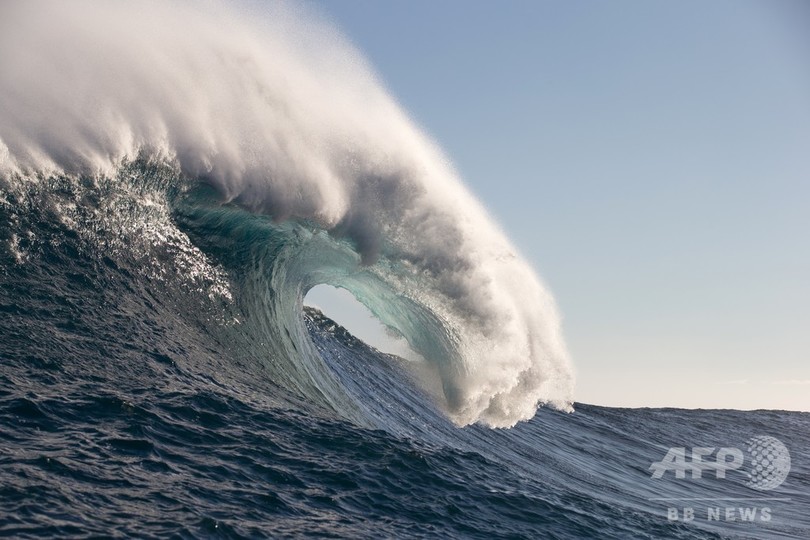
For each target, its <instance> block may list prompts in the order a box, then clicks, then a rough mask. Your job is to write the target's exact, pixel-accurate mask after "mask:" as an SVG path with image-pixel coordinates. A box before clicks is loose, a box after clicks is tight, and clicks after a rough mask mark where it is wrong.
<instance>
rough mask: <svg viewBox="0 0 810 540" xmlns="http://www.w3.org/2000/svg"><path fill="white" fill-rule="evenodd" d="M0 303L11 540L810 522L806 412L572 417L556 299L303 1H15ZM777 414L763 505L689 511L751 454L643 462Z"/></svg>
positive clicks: (749, 433) (764, 532)
mask: <svg viewBox="0 0 810 540" xmlns="http://www.w3.org/2000/svg"><path fill="white" fill-rule="evenodd" d="M520 195H521V194H520V193H514V194H512V196H514V197H520ZM324 284H325V285H330V286H333V287H338V288H341V289H345V290H347V291H349V292H350V293H351V294H352V295H353V296H354V297H355V298H356V299H357V300H358V301H359V302H361V303H362V304H363V305H365V306H366V307H367V308H368V309H369V310H370V311H371V313H373V315H374V316H375V317H376V318H377V319H378V320H379V321H380V322H381V323H382V324H383V325H384V326H385V327H386V328H387V330H388V331H389V332H390V333H391V334H392V335H395V336H399V337H401V338H403V339H404V340H406V341H407V343H408V345H409V347H410V348H411V349H412V350H413V351H414V352H415V353H417V354H416V355H415V359H403V358H399V357H397V356H395V355H390V354H385V353H381V352H380V351H378V350H376V349H373V348H371V347H369V346H368V345H366V344H365V343H363V342H362V341H361V340H358V339H357V338H355V337H354V336H352V335H351V334H350V333H349V332H348V331H347V330H345V329H344V328H342V327H341V326H340V325H339V324H338V323H337V322H335V321H332V320H331V319H329V317H328V316H327V315H325V314H323V313H321V312H320V311H318V310H316V309H314V308H310V307H305V306H304V299H305V297H306V295H307V293H308V292H309V291H310V290H311V289H312V288H314V287H316V286H318V285H324ZM0 314H2V320H1V322H0V358H2V364H0V382H2V385H0V465H1V466H2V468H0V479H2V482H0V484H1V485H2V488H0V491H1V492H2V494H3V495H2V500H3V501H4V508H3V510H2V511H0V534H4V535H10V536H17V537H41V536H68V537H86V536H94V535H110V536H136V537H165V536H172V535H175V536H180V537H208V536H222V537H298V536H302V535H315V536H330V537H346V536H352V537H379V536H384V537H398V536H405V537H437V536H439V537H459V538H466V537H480V538H492V537H537V536H546V537H555V538H583V537H595V536H599V537H605V538H626V537H647V538H657V537H676V538H704V537H707V536H713V537H726V536H731V537H734V536H745V537H749V536H750V537H763V538H766V537H771V536H777V537H785V538H791V537H793V538H802V537H806V536H807V534H808V532H809V531H810V521H808V518H807V517H806V515H805V513H804V512H803V511H802V508H804V507H806V505H807V504H808V503H810V499H809V498H808V491H810V490H808V487H810V480H809V478H810V476H808V471H810V467H808V462H807V458H808V454H807V450H806V446H805V445H804V444H803V434H804V433H806V432H807V428H808V427H810V415H808V414H806V413H787V412H783V411H758V412H753V413H742V412H739V411H681V410H675V409H638V410H624V409H610V408H602V407H596V406H592V405H584V404H577V405H576V406H575V404H574V383H575V376H574V369H573V365H572V362H571V359H570V357H569V354H568V352H567V349H566V345H565V341H564V338H563V333H562V328H561V321H560V315H559V314H558V310H557V307H556V305H555V302H554V299H553V297H552V296H551V294H550V292H549V291H548V290H547V288H546V287H545V285H544V284H543V283H542V281H541V280H540V278H539V277H538V276H537V275H536V273H535V272H534V270H533V269H532V268H531V266H530V265H529V264H528V263H527V262H526V261H525V260H524V259H523V258H522V257H521V255H520V254H519V253H518V252H517V250H516V249H515V247H514V246H513V245H512V244H511V243H510V241H509V239H508V238H507V237H506V236H505V234H504V233H503V231H501V230H500V228H499V227H498V225H497V224H496V223H495V222H494V221H493V219H492V218H491V217H490V216H489V215H488V214H487V211H486V209H485V208H484V207H483V206H482V204H481V203H480V202H479V201H478V200H476V198H475V197H474V196H473V195H472V194H471V193H470V191H469V190H468V189H467V188H466V187H465V186H464V184H463V182H462V181H461V179H460V178H459V176H458V174H457V173H456V172H455V170H454V169H453V166H452V164H451V163H450V161H449V159H448V158H447V157H446V156H445V155H444V154H443V153H442V152H441V150H440V149H439V148H438V147H437V146H436V144H435V143H434V142H433V141H431V139H430V138H429V137H428V136H427V135H425V134H424V133H422V132H421V130H420V129H419V127H418V126H417V125H415V123H414V122H413V121H412V120H410V119H409V118H408V116H407V114H406V113H405V112H404V111H403V110H402V108H401V107H400V106H399V105H398V104H397V102H396V100H395V99H394V98H393V97H392V96H391V95H390V94H389V92H388V91H387V90H386V88H385V87H384V85H383V84H382V82H381V81H380V80H378V78H377V77H376V75H375V74H374V71H373V69H372V68H371V66H369V65H368V63H367V62H366V60H365V59H364V58H363V56H362V55H361V54H360V52H359V51H357V50H356V49H355V48H354V47H353V46H352V45H351V44H350V43H349V42H348V41H347V40H346V39H345V38H344V37H342V36H341V35H340V33H339V32H338V31H337V30H336V29H335V28H334V27H332V26H331V25H330V24H328V22H326V21H324V20H323V19H322V18H321V17H320V16H319V15H318V14H317V13H315V12H314V11H313V10H312V9H311V8H309V7H307V6H305V5H300V4H290V3H267V4H257V3H220V2H207V3H204V4H200V3H191V2H185V1H175V2H157V1H149V0H141V1H135V2H127V3H123V2H102V1H95V0H77V1H75V2H70V3H68V2H57V1H45V0H34V1H26V2H4V3H3V4H2V5H1V6H0ZM503 428H508V429H503ZM763 434H769V435H772V436H775V437H778V438H779V439H780V440H781V441H782V442H783V443H784V444H785V445H786V446H787V447H788V448H789V449H790V451H791V458H792V462H791V463H792V471H791V473H790V476H788V480H787V481H786V482H785V483H784V484H783V485H781V487H779V489H780V491H779V492H778V493H777V492H774V493H777V495H779V497H777V498H779V499H780V500H779V501H776V502H774V503H773V508H771V509H769V512H770V511H772V515H773V516H774V517H773V519H769V520H767V521H762V520H761V519H759V520H756V521H755V522H753V523H749V522H742V521H740V520H736V521H735V522H731V523H729V522H722V523H719V522H706V521H698V522H694V523H685V522H680V521H673V520H671V519H668V517H667V511H668V510H669V508H670V507H671V504H666V503H665V502H662V500H663V499H667V498H668V497H669V498H672V497H675V498H677V497H680V498H687V497H690V496H692V497H699V496H705V497H721V496H725V497H729V498H732V499H735V498H745V497H748V496H751V493H750V492H751V489H750V488H749V487H748V486H747V484H746V481H747V478H750V477H751V474H753V472H752V471H748V472H745V471H743V470H740V471H734V472H733V473H730V474H729V479H728V481H727V482H725V483H723V482H721V481H719V480H718V481H706V482H697V483H691V484H690V483H684V482H682V481H681V480H677V479H674V478H669V479H665V480H664V481H661V480H656V479H654V478H651V475H650V473H649V471H648V467H649V466H650V464H651V463H653V462H656V461H658V460H660V459H661V458H662V457H663V454H664V453H665V452H666V448H668V447H670V446H676V445H682V446H700V445H702V446H707V447H709V446H711V447H724V446H729V445H734V444H736V445H743V444H744V443H745V441H746V440H749V439H750V438H751V437H753V436H758V435H763ZM735 473H738V474H735ZM745 474H748V475H749V476H748V477H746V476H745ZM782 499H784V500H782ZM760 515H761V514H760Z"/></svg>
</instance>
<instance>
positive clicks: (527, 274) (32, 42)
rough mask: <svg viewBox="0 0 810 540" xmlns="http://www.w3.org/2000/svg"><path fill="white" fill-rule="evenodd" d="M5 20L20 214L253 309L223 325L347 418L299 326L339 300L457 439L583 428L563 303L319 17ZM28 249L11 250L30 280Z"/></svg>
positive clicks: (59, 14)
mask: <svg viewBox="0 0 810 540" xmlns="http://www.w3.org/2000/svg"><path fill="white" fill-rule="evenodd" d="M0 21H1V22H0V97H2V99H0V189H2V191H3V193H2V195H3V201H4V204H5V205H6V207H7V211H8V212H10V213H11V214H15V213H16V214H19V212H21V211H22V210H20V209H19V208H20V207H21V206H20V205H21V202H24V201H29V202H30V201H37V200H41V201H47V204H45V203H43V205H44V206H47V207H48V208H50V209H51V210H53V211H54V212H55V213H56V214H57V216H58V217H59V219H60V220H61V222H62V223H63V225H64V226H65V227H68V228H70V229H72V230H77V231H82V233H81V234H84V235H85V236H86V237H87V238H92V239H93V241H94V242H96V244H95V245H96V249H97V250H98V252H99V253H105V254H110V253H112V254H114V253H116V250H118V251H117V253H119V254H121V256H127V257H132V256H133V255H132V253H131V252H129V251H128V250H131V249H132V248H133V246H139V245H140V246H141V247H143V252H144V253H146V254H148V257H147V258H148V259H149V261H151V262H149V263H148V264H146V265H145V266H144V268H146V269H148V268H152V267H153V266H154V268H153V270H154V275H155V276H161V275H166V273H167V272H168V273H170V274H172V273H173V274H178V275H182V276H183V277H184V278H185V283H191V284H196V285H198V287H197V289H198V290H199V291H202V292H204V293H205V295H206V296H209V297H211V298H216V299H217V301H221V302H224V303H225V304H229V305H236V306H238V308H239V310H241V311H240V313H242V315H243V317H242V318H243V319H244V320H242V319H240V318H239V315H233V317H232V318H229V316H228V317H226V316H224V315H222V316H220V317H219V318H217V320H218V321H219V322H218V324H220V326H223V327H227V328H228V330H227V332H230V333H231V334H232V333H234V332H237V333H242V334H243V335H244V342H245V343H247V342H252V343H254V345H253V346H255V347H264V348H265V349H266V353H267V354H266V358H267V359H268V360H267V361H266V362H265V363H266V364H268V365H271V369H270V372H271V374H272V377H273V378H274V382H275V383H277V384H279V385H281V386H283V387H284V388H287V389H290V390H293V391H295V392H296V393H299V394H303V395H304V396H306V397H307V398H309V399H314V400H318V401H320V402H323V403H325V404H327V405H329V406H330V407H331V408H333V409H335V410H337V411H339V412H342V413H345V414H347V415H349V416H351V412H350V411H352V410H353V409H356V408H357V407H356V404H353V403H352V402H351V400H350V399H348V398H347V394H346V393H345V392H344V391H343V390H342V389H341V388H340V383H339V381H338V379H336V378H334V377H333V376H331V375H330V370H329V368H328V366H325V364H324V362H323V359H322V357H321V354H320V353H319V351H318V350H317V348H316V347H315V345H314V343H313V342H312V340H311V338H310V336H309V333H308V332H307V330H306V327H305V324H304V322H303V318H302V310H303V305H302V302H303V297H304V296H305V295H306V293H307V291H308V290H309V289H311V288H312V287H314V286H316V285H318V284H321V283H325V284H329V285H333V286H336V287H341V288H345V289H347V290H349V291H350V292H351V293H352V294H353V295H354V296H355V297H356V298H357V299H358V300H360V301H361V302H362V303H363V304H365V305H366V306H367V307H368V308H369V309H370V310H371V311H372V313H374V314H375V316H376V317H377V318H379V319H380V321H381V322H382V323H383V324H385V325H386V326H387V327H388V328H390V329H391V330H392V331H394V332H396V333H398V334H400V335H402V336H403V337H404V338H405V339H406V340H407V341H408V343H409V345H410V346H411V348H413V350H414V351H416V352H417V353H419V354H420V355H421V356H422V357H423V358H425V359H426V361H427V362H428V363H429V365H430V368H431V369H432V370H434V371H435V373H436V374H437V376H438V377H439V379H440V381H441V396H440V399H441V401H442V403H441V405H442V407H443V408H444V409H445V410H446V412H447V414H448V415H449V417H450V418H451V419H452V420H453V421H454V422H455V423H456V424H458V425H466V424H470V423H474V422H480V423H483V424H485V425H489V426H494V427H508V426H512V425H514V424H515V423H516V422H518V421H520V420H525V419H529V418H531V417H532V416H534V414H535V411H536V409H537V407H538V405H540V404H549V405H551V406H553V407H555V408H560V409H564V410H570V408H571V403H572V392H573V384H574V377H573V371H572V367H571V363H570V360H569V355H568V353H567V351H566V347H565V344H564V340H563V337H562V333H561V329H560V320H559V316H558V313H557V309H556V306H555V303H554V301H553V298H552V297H551V295H550V294H549V292H548V291H547V289H546V288H545V287H544V285H543V284H542V282H541V281H540V279H539V278H538V277H537V276H536V274H535V273H534V271H533V270H532V269H531V267H530V266H529V265H528V264H527V263H526V262H525V261H524V260H523V259H522V258H521V257H520V255H519V254H518V253H517V251H516V250H515V248H514V247H513V246H512V245H511V243H510V242H509V240H508V239H507V238H506V236H505V235H504V234H503V233H502V232H501V231H500V229H499V228H498V227H497V225H496V224H495V223H494V222H493V220H492V219H491V218H490V217H489V216H488V215H487V212H486V210H485V209H484V208H483V206H482V205H481V204H480V203H479V202H478V201H477V200H476V199H475V197H474V196H473V195H472V194H471V193H470V192H469V191H468V190H467V189H466V188H465V187H464V185H463V184H462V182H461V181H460V179H459V178H458V175H457V174H456V173H455V171H454V170H453V168H452V166H451V165H450V164H449V162H448V160H447V159H446V158H445V156H443V154H442V153H441V152H440V150H439V149H438V148H437V147H436V146H435V145H434V144H433V143H432V142H431V141H430V140H429V139H428V138H427V137H426V136H425V135H423V134H422V133H421V132H420V131H419V129H418V128H417V127H416V126H415V125H414V124H413V122H411V121H410V120H409V119H408V118H407V116H406V115H405V113H404V112H403V111H402V110H401V109H400V107H399V106H398V105H397V103H396V101H395V100H394V99H393V98H392V97H391V96H390V95H389V94H388V93H387V92H386V90H385V89H384V87H383V86H382V85H381V84H380V82H379V81H378V80H377V78H376V77H375V75H374V74H373V72H372V70H371V69H370V68H369V67H368V65H367V63H366V62H365V61H364V60H363V58H362V56H361V55H360V54H358V52H357V51H356V50H354V48H353V47H352V46H351V45H350V44H349V43H347V42H346V40H345V39H344V38H342V37H341V36H340V35H339V34H338V33H337V32H336V31H335V30H334V29H333V28H331V27H330V26H329V25H328V24H326V23H325V22H323V21H320V20H319V19H318V17H317V16H316V15H315V14H313V13H310V12H307V11H306V10H305V9H304V8H303V7H301V6H291V5H289V4H270V5H263V6H261V7H257V6H253V5H245V6H242V8H241V9H236V8H234V6H232V5H225V4H218V3H214V4H206V5H205V6H204V7H203V6H200V5H197V4H194V5H191V4H190V3H187V2H171V3H168V2H150V1H139V2H129V3H126V4H124V3H110V2H101V1H90V0H82V1H78V2H71V3H63V2H57V1H44V0H36V1H32V2H6V3H4V4H3V6H2V7H0ZM514 196H516V197H517V196H520V194H517V193H516V194H514ZM32 204H33V203H32ZM22 206H25V205H22ZM44 206H43V207H44ZM12 207H14V208H16V209H14V208H12ZM16 214H15V215H16ZM101 229H103V231H102V230H101ZM111 231H112V232H111ZM102 233H103V234H102ZM24 236H25V235H24V233H23V232H22V231H20V230H16V231H11V232H9V234H8V235H7V238H6V239H5V240H6V242H7V245H8V248H9V251H10V252H11V253H13V254H14V256H15V258H16V259H17V261H18V262H19V263H20V264H23V261H24V259H25V257H26V255H25V253H24V252H25V245H24V244H25V243H26V241H25V239H24ZM116 238H117V240H115V239H116ZM136 251H137V250H136ZM167 267H169V268H170V269H169V270H167ZM236 269H242V270H239V271H237V270H236ZM235 284H236V285H235ZM234 289H236V292H234ZM228 309H231V310H232V311H233V308H228ZM223 313H224V312H223ZM233 313H236V311H233ZM234 321H235V322H234ZM209 331H210V332H218V331H219V330H217V329H216V328H214V327H210V328H209ZM231 337H233V336H231ZM272 366H275V367H272Z"/></svg>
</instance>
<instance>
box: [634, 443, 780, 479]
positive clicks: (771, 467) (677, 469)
mask: <svg viewBox="0 0 810 540" xmlns="http://www.w3.org/2000/svg"><path fill="white" fill-rule="evenodd" d="M745 445H746V449H747V451H748V452H747V454H748V459H746V458H745V455H744V454H743V451H742V450H740V449H739V448H734V447H723V448H719V449H717V453H716V454H715V448H714V447H711V446H698V447H694V448H692V449H691V452H690V451H689V449H687V448H683V447H681V448H670V449H669V451H668V452H667V454H666V455H665V456H664V459H662V460H661V461H656V462H654V463H653V464H652V465H650V469H649V470H651V471H652V478H663V476H664V473H666V472H667V471H672V472H674V473H675V478H686V472H687V471H689V472H690V473H691V475H692V478H702V476H703V471H714V476H715V478H725V477H726V472H727V471H730V470H737V469H742V472H744V473H745V474H746V476H747V477H748V481H747V482H746V483H745V485H746V486H748V487H750V488H752V489H756V490H759V491H769V490H771V489H776V488H778V487H779V486H780V485H782V482H784V481H785V479H786V478H787V476H788V473H789V472H790V452H788V449H787V447H786V446H785V445H784V444H782V442H781V441H780V440H779V439H776V438H775V437H769V436H767V435H758V436H756V437H751V438H750V439H748V440H747V441H746V442H745ZM712 456H714V457H713V458H712ZM744 466H745V467H744Z"/></svg>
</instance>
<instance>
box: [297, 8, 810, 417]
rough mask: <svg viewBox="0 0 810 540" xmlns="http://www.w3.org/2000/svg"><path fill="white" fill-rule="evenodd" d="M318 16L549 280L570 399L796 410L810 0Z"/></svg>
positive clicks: (809, 251)
mask: <svg viewBox="0 0 810 540" xmlns="http://www.w3.org/2000/svg"><path fill="white" fill-rule="evenodd" d="M312 4H313V5H314V6H316V9H317V10H319V11H320V12H321V13H323V14H324V15H325V16H326V17H327V18H328V19H330V20H332V21H333V22H334V23H335V24H336V25H337V26H338V27H339V28H340V29H341V30H342V31H343V32H344V33H345V34H346V35H347V37H348V38H349V40H350V41H352V42H353V43H354V44H355V45H356V46H357V47H358V48H359V49H360V50H361V51H362V52H363V54H364V55H365V56H366V57H367V58H368V59H369V60H370V62H371V64H372V65H373V66H374V68H375V70H376V71H377V73H378V74H379V76H380V78H381V79H382V81H383V82H384V84H385V85H386V86H387V87H388V89H389V90H390V92H391V93H392V94H393V95H394V96H395V97H396V98H397V99H398V101H399V102H400V103H401V105H402V106H403V108H404V109H405V110H407V111H408V112H409V113H410V115H411V116H412V118H413V119H414V120H415V121H416V122H417V123H418V124H419V125H420V126H421V127H422V128H423V129H424V130H425V131H426V133H428V134H429V135H430V136H431V137H432V138H433V139H434V140H435V141H437V143H438V144H439V145H440V146H441V147H442V148H443V149H444V150H445V152H446V154H447V155H448V157H449V158H450V159H451V160H452V161H453V163H454V164H455V166H456V168H457V170H458V171H459V173H460V175H461V176H462V178H463V179H464V181H465V183H466V184H467V185H468V186H469V187H470V189H471V190H472V191H473V192H474V193H476V194H477V196H478V197H479V198H480V199H481V200H482V201H483V202H484V203H485V205H486V206H487V207H488V208H489V209H490V211H491V212H492V214H493V216H494V217H495V218H496V219H497V220H498V221H499V222H500V224H501V225H502V227H503V228H504V229H505V230H506V232H507V233H508V235H509V236H510V237H511V238H512V240H513V241H514V242H515V244H516V245H517V247H518V249H519V250H520V251H521V252H522V254H523V255H524V256H525V257H526V258H528V259H529V260H530V261H531V262H532V263H533V264H534V266H535V267H536V268H537V270H538V272H539V273H540V275H541V276H542V277H543V278H544V280H545V281H546V282H547V283H548V285H549V287H550V288H551V290H552V291H553V293H554V295H555V297H556V298H557V301H558V304H559V307H560V310H561V312H562V313H563V317H564V330H565V335H566V338H567V342H568V345H569V348H570V350H571V354H572V356H573V359H574V362H575V364H576V366H577V392H576V398H577V400H578V401H582V402H589V403H598V404H604V405H615V406H667V405H671V406H684V407H728V408H741V409H750V408H761V407H762V408H786V409H800V410H810V278H809V277H808V276H810V235H809V234H808V233H810V3H808V2H803V1H801V0H799V1H786V0H777V1H746V0H733V1H729V0H726V1H722V0H715V1H712V2H705V1H693V0H678V1H669V2H645V1H641V0H639V1H614V2H598V1H573V2H563V1H527V2H517V1H512V2H470V1H464V2H462V1H442V2H428V1H421V0H420V1H408V2H405V1H390V0H389V1H385V2H377V1H372V0H354V1H352V2H313V3H312Z"/></svg>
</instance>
